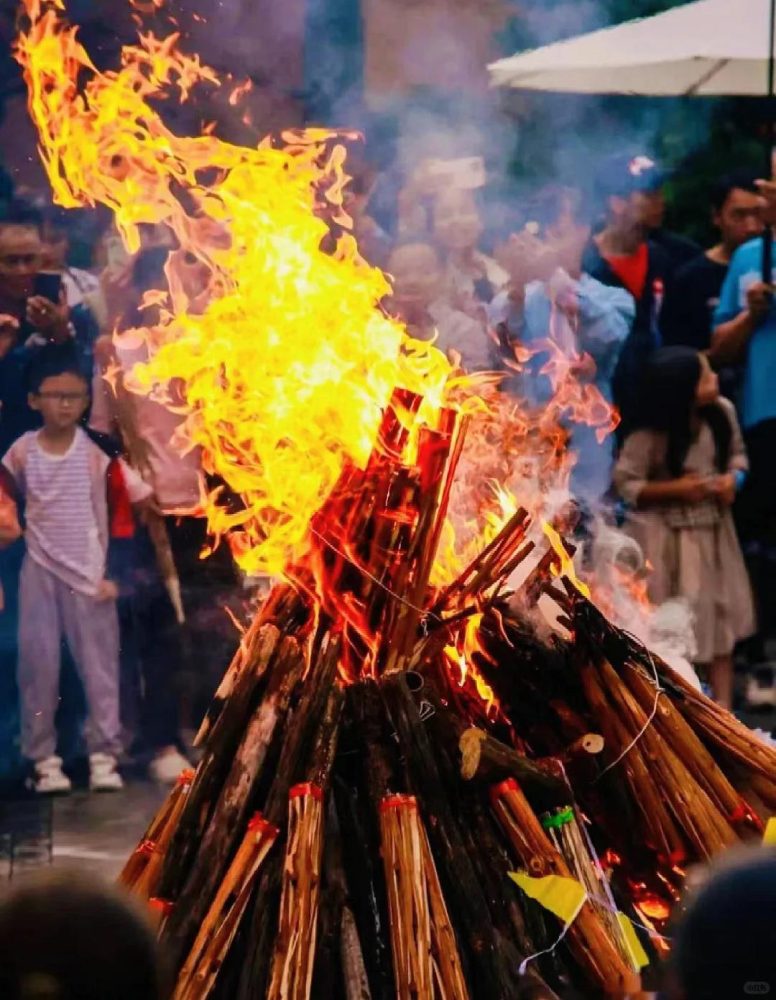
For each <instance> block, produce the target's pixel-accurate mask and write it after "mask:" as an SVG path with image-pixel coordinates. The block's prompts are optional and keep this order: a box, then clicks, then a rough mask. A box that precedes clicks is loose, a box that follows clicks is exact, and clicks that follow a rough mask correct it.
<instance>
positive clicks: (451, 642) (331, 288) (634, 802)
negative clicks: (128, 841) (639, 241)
mask: <svg viewBox="0 0 776 1000" xmlns="http://www.w3.org/2000/svg"><path fill="white" fill-rule="evenodd" d="M24 6H25V10H26V17H25V18H24V20H23V23H22V27H21V33H20V36H19V40H18V44H17V49H16V53H17V58H18V59H19V61H20V62H21V64H22V66H23V68H24V73H25V78H26V81H27V85H28V88H29V96H30V111H31V114H32V117H33V120H34V121H35V124H36V126H37V128H38V132H39V135H40V152H41V156H42V159H43V162H44V165H45V167H46V169H47V172H48V175H49V178H50V181H51V185H52V189H53V191H54V195H55V197H56V199H57V200H58V202H59V203H60V204H62V205H65V206H82V205H92V204H95V203H98V202H99V203H101V204H104V205H107V206H108V207H110V208H111V209H112V210H113V212H114V215H115V220H116V225H117V227H118V229H119V231H120V233H121V235H122V237H123V238H124V240H125V243H126V245H127V247H128V249H129V250H131V251H134V250H137V249H138V247H139V246H140V229H139V227H140V226H141V225H143V224H147V223H153V224H156V225H162V226H166V227H167V228H168V229H169V230H170V231H171V233H172V234H173V236H174V242H175V247H176V249H174V250H173V251H171V253H170V257H169V260H168V264H167V278H168V287H167V288H166V289H160V290H158V291H157V292H155V293H152V297H153V299H154V301H155V302H156V304H158V305H159V306H160V307H161V318H160V321H159V324H158V325H157V326H156V327H154V328H152V329H144V330H124V331H117V333H116V336H117V337H124V338H129V339H131V340H133V342H134V341H141V342H143V343H144V344H146V346H147V349H148V362H147V363H146V364H144V365H140V366H138V368H137V369H136V370H135V371H133V372H132V373H131V375H130V376H129V377H128V378H127V379H125V381H126V383H127V388H128V389H129V390H130V391H134V392H146V393H152V394H153V395H154V396H155V398H158V399H159V400H161V401H163V402H166V403H168V404H169V405H175V406H177V407H179V408H180V410H181V413H182V415H183V416H184V417H185V419H184V422H183V424H182V427H181V433H180V446H181V448H191V447H197V448H199V449H200V450H201V454H202V460H203V465H204V468H205V470H206V472H207V473H208V474H210V476H212V477H217V479H218V481H219V483H220V485H219V486H218V487H216V488H214V489H212V490H211V491H210V492H209V493H207V492H206V493H203V498H202V513H203V515H204V516H207V518H208V521H209V525H210V528H211V531H212V534H213V538H214V542H213V544H230V545H231V546H232V549H233V552H234V554H235V558H236V559H237V560H238V562H239V563H240V565H242V566H243V568H245V569H246V570H247V571H249V572H258V571H260V572H265V573H269V574H272V575H273V576H274V577H276V578H277V580H278V582H277V583H276V584H275V586H274V588H273V590H272V591H271V593H270V594H269V596H268V597H267V598H266V600H265V601H264V603H263V604H262V606H261V607H260V609H259V610H258V612H257V614H256V617H255V618H254V620H253V621H252V622H251V623H250V624H249V625H248V626H247V628H246V629H245V631H244V633H243V634H242V637H241V641H240V645H239V650H238V652H237V654H236V656H235V658H234V660H233V662H232V663H231V664H230V665H229V667H228V669H227V670H226V673H225V675H224V678H223V680H222V682H221V684H220V686H219V688H218V691H217V692H216V695H215V699H214V701H213V705H212V707H211V709H210V711H209V713H208V715H207V717H206V719H205V720H204V722H203V724H202V727H201V730H200V732H199V734H198V737H197V741H198V744H199V746H200V747H201V750H202V759H201V762H200V764H199V766H198V767H197V770H196V772H194V773H191V774H185V775H183V776H182V777H181V780H180V782H179V783H178V785H177V786H176V788H175V789H174V790H173V791H172V792H171V794H170V796H169V798H168V800H167V801H166V802H165V804H164V806H163V807H162V809H161V810H160V812H159V814H158V815H157V816H156V817H155V818H154V819H153V821H152V822H151V824H150V825H149V828H148V830H147V831H146V833H145V836H144V837H143V839H142V841H141V843H140V844H139V845H138V847H137V850H136V851H135V852H134V853H133V854H132V856H131V857H130V858H129V859H128V861H127V864H126V866H125V868H124V870H123V872H122V874H121V881H122V883H123V884H124V885H125V886H126V887H127V888H128V889H129V890H130V891H131V892H133V893H135V894H136V895H137V896H138V897H140V898H142V899H144V900H147V902H148V905H149V907H150V908H151V910H152V912H153V914H154V919H155V920H156V922H157V926H158V930H159V934H160V936H161V938H162V939H163V940H164V942H165V944H166V946H167V948H168V950H169V953H170V955H171V957H172V961H173V962H174V966H175V969H176V972H177V985H176V989H175V996H176V997H177V998H179V1000H194V998H204V997H209V996H212V997H224V998H234V997H239V998H245V1000H248V998H251V1000H253V998H256V1000H258V998H264V997H269V998H272V1000H279V998H294V1000H306V998H308V997H311V996H315V997H320V998H331V997H345V998H347V1000H366V998H374V1000H378V998H380V1000H382V998H389V997H398V998H401V1000H405V998H407V1000H409V998H418V1000H432V998H440V1000H441V998H445V1000H447V998H452V1000H465V998H469V997H471V998H477V997H481V998H483V1000H494V998H503V1000H511V998H518V997H536V998H538V997H542V998H551V997H555V996H559V997H569V996H572V995H581V996H593V995H596V996H597V995H609V996H626V995H629V994H632V993H634V992H636V991H637V990H638V989H639V984H640V979H641V977H642V976H645V977H648V976H649V975H650V974H651V972H652V970H654V969H655V967H656V966H657V965H658V964H659V962H660V959H661V957H662V956H663V955H664V954H665V952H666V950H667V949H668V947H669V941H668V939H667V938H666V937H665V936H664V934H665V932H666V923H667V920H668V918H669V916H670V913H671V911H672V909H673V907H674V905H675V903H676V901H677V900H678V898H679V895H680V892H681V888H682V882H683V878H684V874H685V872H686V870H687V867H688V865H690V864H692V863H694V862H698V861H702V860H705V859H707V858H709V857H711V856H713V855H714V854H716V853H718V852H719V851H722V850H724V849H725V848H727V847H729V846H730V845H732V844H735V843H736V842H738V841H739V840H742V839H747V838H759V837H761V836H762V829H763V824H764V822H765V821H766V820H767V818H768V816H769V814H770V812H771V810H773V809H774V808H776V778H774V775H776V753H775V752H774V750H773V749H772V748H771V747H770V746H768V745H766V744H764V743H762V742H760V741H759V740H758V739H757V738H755V736H754V735H753V734H751V733H750V732H749V731H748V730H747V729H746V728H745V727H744V726H743V725H741V724H740V723H739V722H738V721H737V720H736V719H735V718H734V717H733V716H732V715H730V714H729V713H727V712H724V711H722V710H721V709H719V708H718V707H717V706H716V705H714V704H713V703H712V702H711V701H709V700H708V699H707V698H705V697H704V696H703V695H702V694H701V693H699V692H698V691H697V690H696V688H695V687H693V686H692V685H691V684H689V683H688V682H687V681H686V680H684V679H683V678H682V677H680V676H679V675H678V674H676V673H675V672H674V671H673V670H672V669H671V667H670V666H668V665H667V664H666V663H664V662H663V661H662V660H661V659H660V658H659V657H658V656H656V655H655V654H653V653H652V652H650V651H649V650H648V649H647V648H646V647H645V646H644V645H642V644H641V643H640V642H638V641H637V640H635V639H634V638H633V637H632V636H630V635H629V634H628V633H626V632H624V631H622V630H621V629H620V628H618V627H617V626H616V625H615V624H613V623H611V622H610V621H608V620H607V618H606V617H605V616H604V614H603V613H602V612H601V610H599V606H598V605H599V604H600V605H601V606H606V605H605V603H602V602H601V601H598V602H596V600H595V599H594V595H595V587H593V594H592V595H591V591H590V590H589V589H588V585H587V584H586V583H585V582H584V581H582V580H580V579H579V578H578V576H577V573H576V571H575V568H574V562H573V558H572V557H573V550H572V547H571V546H570V545H569V544H568V542H567V541H565V540H564V536H566V535H567V533H568V529H569V527H570V525H569V520H568V517H567V510H566V506H565V504H564V503H563V502H561V501H562V498H563V497H567V490H566V485H567V481H568V472H569V456H568V449H567V447H566V438H567V435H566V432H565V430H564V426H565V425H564V421H565V420H567V419H569V418H573V419H587V420H589V421H590V422H592V423H593V424H594V425H596V426H597V427H598V428H599V430H600V431H601V432H602V433H605V432H607V431H609V430H611V428H612V426H613V425H614V423H615V420H616V418H615V416H614V415H613V414H612V412H611V411H610V410H609V408H608V407H606V406H605V404H604V403H603V401H602V400H601V399H600V397H598V396H597V395H596V394H595V393H594V392H592V391H591V388H590V386H584V385H580V384H579V383H578V382H577V380H576V379H575V378H574V376H573V371H574V370H575V362H576V361H577V360H578V359H574V358H565V357H561V356H560V354H559V352H558V351H557V349H554V348H553V346H552V345H551V344H550V345H549V346H548V349H547V350H548V358H549V360H548V362H547V366H546V370H547V373H548V376H549V377H551V379H552V381H553V385H554V387H555V396H554V399H553V401H552V403H551V404H550V405H548V407H547V408H546V409H545V410H543V411H542V412H541V413H531V412H529V411H528V410H527V409H526V408H524V407H522V406H521V405H520V403H519V402H514V401H512V402H510V401H507V400H506V399H505V398H504V397H502V396H501V395H500V394H499V392H498V388H497V385H496V384H495V380H494V379H492V378H490V379H488V378H478V379H469V378H466V377H465V376H463V374H462V373H460V372H459V371H457V370H456V369H455V368H454V367H453V365H452V364H451V362H450V360H449V359H447V358H445V357H444V356H443V355H442V354H441V353H440V352H439V351H437V350H436V348H435V347H434V346H433V344H427V343H420V342H416V341H412V340H411V339H410V338H409V337H408V336H407V334H406V332H405V331H404V330H403V329H402V328H401V327H400V326H399V325H398V324H397V323H395V322H394V321H393V320H391V319H390V318H389V317H388V316H387V315H386V314H385V312H384V311H383V310H382V309H381V307H380V305H379V303H380V302H381V300H382V299H383V298H384V296H385V295H386V293H387V292H388V291H389V284H388V281H387V280H386V278H385V276H384V275H382V274H381V273H380V272H379V271H376V270H374V269H373V268H370V267H369V266H368V265H367V264H366V262H364V261H363V260H362V259H361V257H360V256H359V254H358V248H357V246H356V245H355V243H354V241H353V240H352V239H351V238H350V237H349V236H348V235H347V226H348V219H347V217H346V215H345V213H344V212H343V209H342V191H343V189H344V187H345V185H346V183H347V175H346V172H345V168H346V162H345V154H344V147H343V145H342V141H341V137H337V136H332V135H330V134H329V133H325V132H323V131H320V130H313V131H307V132H304V133H294V134H289V135H286V136H283V137H280V139H279V140H276V141H270V140H268V141H267V142H265V143H264V144H262V145H261V146H260V147H259V148H258V149H248V148H243V147H239V146H233V145H229V144H227V143H224V142H221V141H220V140H218V139H217V138H216V137H215V136H213V135H211V134H208V133H207V132H206V133H204V134H203V135H201V136H198V137H195V138H181V137H178V136H176V135H174V134H173V133H171V132H170V131H169V130H168V129H167V127H166V126H165V125H164V122H163V120H162V118H161V117H160V115H159V113H158V111H157V110H155V107H156V104H155V102H157V101H158V99H159V98H167V99H170V98H175V99H178V100H186V99H187V97H188V94H189V92H190V91H191V89H192V87H194V86H195V85H196V84H198V83H200V82H202V81H206V82H208V83H210V84H211V85H213V84H215V83H217V82H218V81H217V79H216V77H215V75H214V74H213V73H212V71H211V70H209V69H208V68H207V67H205V66H204V65H203V64H202V63H201V62H200V60H199V59H197V58H196V57H193V56H186V55H184V54H182V53H181V51H180V50H179V49H178V47H177V44H176V43H177V39H176V38H175V37H170V38H166V39H159V38H156V37H155V36H154V35H153V34H151V33H150V32H149V33H145V34H141V35H140V38H139V42H138V44H137V45H136V46H133V47H128V48H126V49H125V50H124V53H123V57H122V62H121V66H120V67H119V69H117V70H114V71H111V72H99V71H98V70H97V69H96V68H95V67H94V66H93V64H92V63H91V61H90V59H89V56H88V54H87V53H86V52H85V51H84V49H83V48H82V47H81V46H80V44H79V42H78V38H77V32H76V30H75V29H74V28H73V27H72V26H70V25H69V24H68V23H67V22H66V21H65V19H64V16H63V12H62V4H61V3H59V2H54V3H50V4H42V3H39V2H37V0H26V2H25V4H24ZM238 91H239V92H240V93H237V92H238ZM244 91H245V87H244V86H242V85H239V84H238V85H237V86H236V87H235V101H237V100H239V99H240V94H241V93H244ZM332 221H334V222H336V223H337V226H338V228H340V229H343V230H344V232H345V235H344V236H341V237H340V239H339V242H338V244H337V248H336V250H335V251H334V252H333V253H329V254H327V253H324V252H323V251H322V250H321V246H322V244H324V242H325V240H324V238H325V237H327V235H328V233H329V232H330V228H329V226H330V223H331V222H332ZM192 255H193V258H194V259H195V260H196V261H197V262H198V264H200V265H205V270H206V272H207V273H208V274H209V275H210V279H209V283H208V285H207V288H204V289H203V288H200V289H199V290H198V299H199V302H198V306H197V308H196V309H193V308H192V303H191V301H190V300H189V296H188V293H187V288H188V287H189V285H188V284H187V281H186V280H185V273H184V269H185V267H186V266H187V265H186V261H187V260H188V259H190V257H191V256H192ZM203 302H205V303H206V304H205V305H204V306H203V305H202V303H203ZM494 443H495V444H497V445H498V447H497V448H494ZM224 487H225V489H224ZM226 496H228V497H229V498H231V502H229V503H227V502H226V500H225V497H226ZM233 498H239V503H235V502H234V499H233ZM559 498H561V499H559Z"/></svg>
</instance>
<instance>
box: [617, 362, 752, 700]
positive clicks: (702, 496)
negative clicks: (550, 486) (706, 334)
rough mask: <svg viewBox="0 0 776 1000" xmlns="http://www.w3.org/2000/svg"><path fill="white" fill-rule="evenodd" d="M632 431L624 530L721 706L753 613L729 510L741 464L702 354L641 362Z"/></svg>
mask: <svg viewBox="0 0 776 1000" xmlns="http://www.w3.org/2000/svg"><path fill="white" fill-rule="evenodd" d="M642 410H643V413H642V418H641V420H640V421H639V429H637V430H635V431H633V432H632V433H631V434H630V435H629V436H628V438H627V439H626V441H625V444H624V446H623V449H622V452H621V454H620V457H619V460H618V462H617V466H616V469H615V485H616V486H617V489H618V491H619V493H620V495H621V496H622V497H623V499H624V500H625V501H626V502H627V503H628V505H629V514H628V518H627V523H626V530H627V531H628V533H629V534H630V535H631V536H632V537H634V538H635V539H636V541H638V542H639V544H640V545H641V547H642V548H643V550H644V555H645V557H646V559H647V560H648V561H649V563H650V565H651V575H650V577H649V596H650V599H651V600H652V602H653V603H654V604H662V603H663V602H664V601H666V600H668V599H669V598H672V597H683V598H685V599H686V600H687V601H688V603H689V604H690V607H691V608H692V610H693V613H694V616H695V637H696V641H697V646H698V654H697V663H698V665H699V666H702V667H705V668H706V669H707V671H708V677H709V681H710V684H711V688H712V691H713V694H714V697H715V698H716V700H717V701H718V702H719V703H720V704H721V705H723V706H724V707H725V708H730V707H731V703H732V692H733V648H734V646H735V644H736V643H737V642H738V641H739V640H740V639H744V638H746V637H747V636H749V635H751V634H752V632H753V631H754V606H753V602H752V595H751V590H750V586H749V579H748V576H747V573H746V568H745V566H744V560H743V556H742V554H741V549H740V547H739V544H738V539H737V537H736V532H735V527H734V525H733V517H732V514H731V507H732V505H733V502H734V500H735V497H736V493H737V492H738V490H739V489H740V488H741V486H742V485H743V482H744V480H745V478H746V472H747V459H746V452H745V450H744V443H743V439H742V436H741V430H740V428H739V425H738V420H737V419H736V414H735V409H734V408H733V405H732V403H730V402H729V400H727V399H723V398H721V397H720V395H719V382H718V379H717V376H716V374H715V373H714V372H713V371H712V369H711V366H710V365H709V362H708V360H707V358H706V357H705V355H702V354H698V353H697V352H696V351H694V350H692V349H691V348H688V347H666V348H662V349H661V350H659V351H657V352H656V353H655V354H654V355H653V357H652V359H651V361H650V362H649V365H648V369H647V372H646V378H645V391H644V399H643V407H642Z"/></svg>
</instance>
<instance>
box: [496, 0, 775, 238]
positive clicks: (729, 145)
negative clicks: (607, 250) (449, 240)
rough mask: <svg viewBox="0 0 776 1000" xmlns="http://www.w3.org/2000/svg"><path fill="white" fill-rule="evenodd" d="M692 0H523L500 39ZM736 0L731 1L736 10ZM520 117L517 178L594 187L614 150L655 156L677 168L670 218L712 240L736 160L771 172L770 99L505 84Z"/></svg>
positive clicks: (572, 30)
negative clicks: (534, 89)
mask: <svg viewBox="0 0 776 1000" xmlns="http://www.w3.org/2000/svg"><path fill="white" fill-rule="evenodd" d="M683 2H685V0H520V2H519V5H516V7H515V16H514V18H513V19H512V20H511V21H510V23H509V24H508V25H507V27H506V28H505V30H504V32H503V34H502V36H501V38H500V45H501V47H502V50H503V51H504V53H505V54H507V53H509V54H511V53H513V52H517V51H521V50H524V49H530V48H535V47H537V46H539V45H545V44H549V43H551V42H553V41H558V40H560V39H562V38H567V37H574V36H576V35H579V34H583V33H585V32H587V31H594V30H596V29H597V28H602V27H606V26H609V25H614V24H619V23H620V22H622V21H626V20H630V19H633V18H637V17H651V16H652V15H654V14H659V13H662V12H663V11H665V10H669V9H670V8H672V7H677V6H681V3H683ZM733 6H734V5H731V11H732V9H733ZM502 99H503V102H504V107H505V110H506V111H507V113H508V114H509V115H510V116H511V117H512V119H513V121H514V125H515V137H516V138H515V146H514V151H513V156H512V160H511V173H512V177H513V178H514V179H515V180H516V181H517V182H518V184H521V185H522V184H525V185H526V186H528V187H531V186H533V185H535V184H536V183H543V182H545V181H548V180H556V179H557V180H560V181H562V182H566V183H579V184H581V185H582V186H583V187H588V188H592V187H593V185H594V181H595V172H596V166H597V164H598V163H599V162H600V160H601V159H602V157H604V156H605V155H607V154H608V153H611V152H615V151H624V150H632V151H633V152H644V153H648V154H650V155H652V156H655V157H656V158H658V159H659V160H660V162H661V163H662V164H663V165H664V166H665V167H666V168H667V169H669V170H670V171H671V180H670V182H669V185H668V190H667V194H668V202H669V224H670V225H672V226H673V227H675V228H676V229H678V230H680V231H682V232H684V233H686V234H687V235H688V236H691V237H692V238H694V239H696V240H698V241H700V242H703V243H706V242H708V241H709V240H710V239H711V237H712V232H711V228H710V222H709V210H708V193H709V188H710V186H711V184H712V183H713V181H714V180H715V179H716V178H717V177H718V176H719V175H720V174H722V173H725V172H726V171H728V170H731V169H734V168H736V167H746V168H751V169H753V170H755V171H757V172H761V171H762V172H764V171H765V165H764V164H765V159H766V157H765V153H764V152H763V150H764V146H765V139H764V135H765V127H766V126H765V122H766V114H767V109H766V107H765V101H763V100H743V99H727V98H716V99H712V98H705V99H703V98H689V97H688V98H676V99H674V98H647V97H622V96H616V95H610V96H607V95H601V96H595V95H591V96H581V95H572V94H542V93H531V92H520V91H505V92H504V93H503V95H502Z"/></svg>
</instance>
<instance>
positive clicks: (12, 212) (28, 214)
mask: <svg viewBox="0 0 776 1000" xmlns="http://www.w3.org/2000/svg"><path fill="white" fill-rule="evenodd" d="M5 226H23V227H24V228H25V229H34V230H36V231H37V233H38V235H39V236H40V235H42V231H43V216H42V214H41V212H40V210H39V209H38V208H36V206H35V205H33V204H32V203H31V202H29V201H23V200H22V199H20V198H17V199H14V200H13V201H9V202H6V203H5V204H2V203H0V229H2V228H4V227H5Z"/></svg>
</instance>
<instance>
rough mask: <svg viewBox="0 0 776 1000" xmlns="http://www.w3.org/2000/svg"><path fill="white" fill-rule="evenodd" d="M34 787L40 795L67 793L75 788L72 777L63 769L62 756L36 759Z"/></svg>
mask: <svg viewBox="0 0 776 1000" xmlns="http://www.w3.org/2000/svg"><path fill="white" fill-rule="evenodd" d="M33 788H34V789H35V791H36V792H37V793H38V795H67V794H68V792H71V791H72V790H73V786H72V784H71V783H70V779H69V778H68V776H67V775H66V774H65V773H64V771H63V770H62V758H61V757H56V756H54V757H46V758H45V760H37V761H35V778H34V780H33Z"/></svg>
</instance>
